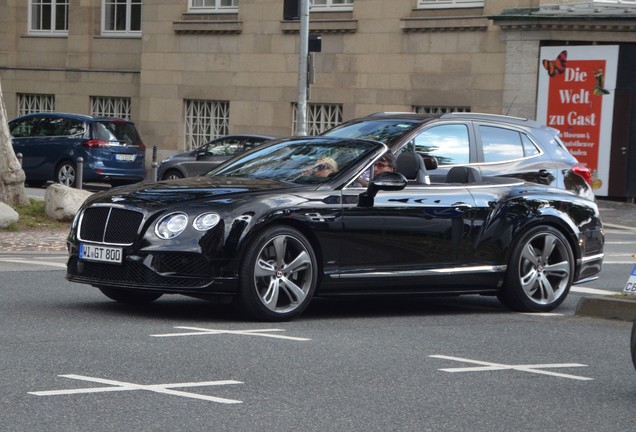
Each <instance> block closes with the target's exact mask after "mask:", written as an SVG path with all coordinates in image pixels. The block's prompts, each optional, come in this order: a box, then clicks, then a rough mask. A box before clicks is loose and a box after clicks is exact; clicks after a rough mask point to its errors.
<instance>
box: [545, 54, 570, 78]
mask: <svg viewBox="0 0 636 432" xmlns="http://www.w3.org/2000/svg"><path fill="white" fill-rule="evenodd" d="M567 58H568V52H567V51H561V53H560V54H559V55H558V56H557V58H556V59H554V60H543V67H544V68H545V70H547V71H548V75H550V77H553V76H555V75H558V74H562V73H563V72H565V63H566V61H567Z"/></svg>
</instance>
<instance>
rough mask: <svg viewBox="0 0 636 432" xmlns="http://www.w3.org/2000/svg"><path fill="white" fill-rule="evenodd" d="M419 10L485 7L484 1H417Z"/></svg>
mask: <svg viewBox="0 0 636 432" xmlns="http://www.w3.org/2000/svg"><path fill="white" fill-rule="evenodd" d="M417 7H418V8H419V9H450V8H473V7H484V0H417Z"/></svg>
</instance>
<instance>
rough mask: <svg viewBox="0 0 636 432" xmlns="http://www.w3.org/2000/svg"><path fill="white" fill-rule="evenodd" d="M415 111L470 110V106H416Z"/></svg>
mask: <svg viewBox="0 0 636 432" xmlns="http://www.w3.org/2000/svg"><path fill="white" fill-rule="evenodd" d="M413 111H415V112H416V113H418V114H447V113H452V112H470V107H450V106H446V107H439V106H438V107H436V106H415V107H413Z"/></svg>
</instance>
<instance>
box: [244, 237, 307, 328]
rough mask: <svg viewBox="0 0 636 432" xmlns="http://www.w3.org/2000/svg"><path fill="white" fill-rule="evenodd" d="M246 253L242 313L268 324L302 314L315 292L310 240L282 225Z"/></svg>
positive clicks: (259, 240) (261, 238)
mask: <svg viewBox="0 0 636 432" xmlns="http://www.w3.org/2000/svg"><path fill="white" fill-rule="evenodd" d="M247 251H248V252H247V253H246V256H245V259H244V260H243V265H242V268H241V273H240V284H241V287H240V289H241V292H240V298H239V306H240V307H241V309H242V310H243V312H245V313H247V314H248V315H249V316H250V317H252V318H256V319H259V320H265V321H283V320H287V319H291V318H293V317H295V316H297V315H299V314H300V313H301V312H302V311H303V310H304V309H305V308H306V307H307V306H308V305H309V302H310V301H311V297H312V296H313V294H314V291H315V289H316V281H317V274H318V271H317V261H316V255H315V253H314V251H313V248H312V247H311V244H310V243H309V241H308V240H307V239H306V238H305V237H304V236H303V235H302V234H301V233H300V232H299V231H297V230H296V229H293V228H288V227H283V226H279V227H273V228H270V229H268V230H266V231H264V232H262V233H261V234H260V235H258V236H257V237H256V238H255V239H254V241H253V242H252V243H251V245H250V246H249V247H248V248H247Z"/></svg>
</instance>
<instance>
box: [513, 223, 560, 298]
mask: <svg viewBox="0 0 636 432" xmlns="http://www.w3.org/2000/svg"><path fill="white" fill-rule="evenodd" d="M570 259H571V258H570V253H569V248H568V246H567V245H566V244H565V242H564V241H563V240H562V239H560V238H559V237H557V236H556V235H554V234H552V233H549V232H548V233H538V234H536V235H534V236H533V237H532V238H530V239H529V240H528V241H527V243H526V244H525V245H524V247H523V250H522V252H521V258H520V260H519V283H520V286H521V288H522V290H523V292H524V293H525V295H526V296H527V298H528V299H529V300H531V301H532V302H535V303H537V304H539V305H550V304H552V303H554V302H555V301H557V300H558V299H559V298H561V296H563V294H564V293H565V292H566V291H567V290H568V289H569V286H570V274H571V272H572V264H571V262H570Z"/></svg>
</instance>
